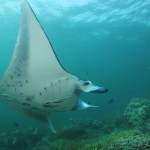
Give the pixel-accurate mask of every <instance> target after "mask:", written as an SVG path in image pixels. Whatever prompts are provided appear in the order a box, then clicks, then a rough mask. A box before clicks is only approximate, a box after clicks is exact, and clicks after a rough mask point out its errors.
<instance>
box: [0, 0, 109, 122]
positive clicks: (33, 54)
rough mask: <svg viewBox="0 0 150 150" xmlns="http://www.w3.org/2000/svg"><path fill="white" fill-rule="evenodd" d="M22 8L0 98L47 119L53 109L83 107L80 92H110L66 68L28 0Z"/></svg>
mask: <svg viewBox="0 0 150 150" xmlns="http://www.w3.org/2000/svg"><path fill="white" fill-rule="evenodd" d="M21 10H22V11H21V12H22V13H21V23H20V28H19V33H18V38H17V44H16V47H15V50H14V53H13V56H12V59H11V62H10V65H9V66H8V68H7V70H6V72H5V73H4V76H3V78H2V80H1V81H0V100H1V101H3V102H4V103H6V104H8V105H10V106H11V107H14V109H16V110H19V111H21V112H24V113H25V114H27V115H29V116H32V117H34V118H37V119H40V120H45V119H46V118H47V116H48V114H49V113H50V112H54V111H64V110H71V109H76V108H77V107H79V108H80V107H81V105H82V104H83V103H81V102H80V103H78V98H79V94H80V91H85V92H106V91H107V90H106V89H104V88H101V87H98V86H94V85H93V84H92V83H91V82H89V81H81V80H79V79H78V78H77V77H76V76H73V75H71V74H69V73H68V72H67V71H65V70H64V69H63V67H62V66H61V64H60V62H59V61H58V59H57V57H56V55H55V53H54V50H53V48H52V46H51V44H50V42H49V41H48V38H47V36H46V34H45V33H44V31H43V29H42V27H41V25H40V24H39V21H38V20H37V18H36V16H35V14H34V12H33V11H32V8H31V7H30V5H29V4H28V3H27V1H26V0H21ZM89 106H91V105H88V104H87V105H86V107H89Z"/></svg>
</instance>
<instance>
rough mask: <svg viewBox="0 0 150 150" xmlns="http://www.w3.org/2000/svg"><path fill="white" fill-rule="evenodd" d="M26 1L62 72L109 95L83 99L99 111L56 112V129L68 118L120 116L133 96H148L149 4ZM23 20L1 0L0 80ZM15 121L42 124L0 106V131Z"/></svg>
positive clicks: (96, 0) (16, 6)
mask: <svg viewBox="0 0 150 150" xmlns="http://www.w3.org/2000/svg"><path fill="white" fill-rule="evenodd" d="M28 2H29V3H30V5H31V6H32V8H33V10H34V11H35V14H36V16H37V18H38V19H39V21H40V23H41V25H42V27H43V29H44V30H45V32H46V34H47V36H48V38H49V39H50V41H51V43H52V45H53V47H54V50H55V52H56V54H57V56H58V58H59V60H60V62H61V63H62V65H63V66H64V68H66V70H67V71H69V72H70V73H72V74H74V75H76V76H78V77H80V78H82V79H87V80H91V81H92V82H93V83H95V84H97V85H100V86H104V87H106V88H108V89H109V92H108V93H105V94H84V93H83V94H82V95H81V98H82V99H83V100H85V101H87V102H90V103H91V104H96V105H99V106H100V107H99V108H96V109H88V110H84V111H75V112H63V113H56V114H52V120H53V124H54V125H55V126H56V128H57V127H60V122H61V124H62V125H63V124H67V122H68V120H69V119H70V118H95V119H99V120H101V119H105V118H109V117H112V116H113V115H115V114H116V113H118V112H122V111H123V110H124V109H125V107H126V106H127V104H128V102H129V100H130V99H131V98H134V97H146V98H150V44H149V43H150V1H149V0H145V1H142V0H138V1H136V0H126V1H124V0H120V1H118V0H108V1H104V0H28ZM19 19H20V6H19V2H18V0H13V1H11V0H7V1H6V0H0V77H2V75H3V73H4V72H5V70H6V68H7V66H8V64H9V62H10V59H11V56H12V53H13V49H14V46H15V43H16V37H17V33H18V27H19ZM112 99H113V102H112V103H111V104H109V102H110V100H112ZM14 122H17V123H18V124H21V126H27V125H30V124H34V125H37V126H38V125H39V124H40V123H37V122H35V121H33V120H32V119H28V118H27V117H24V116H22V115H21V114H19V113H17V112H14V111H13V110H11V109H10V108H8V107H7V106H5V105H3V104H0V128H1V129H4V128H5V129H7V128H12V126H13V125H14Z"/></svg>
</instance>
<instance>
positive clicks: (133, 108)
mask: <svg viewBox="0 0 150 150" xmlns="http://www.w3.org/2000/svg"><path fill="white" fill-rule="evenodd" d="M149 113H150V100H149V99H146V98H133V99H131V100H130V103H129V105H128V106H127V108H126V109H125V111H124V117H125V118H126V119H127V120H128V122H129V123H130V124H131V125H133V126H134V127H142V126H144V125H145V124H146V122H148V121H150V116H149Z"/></svg>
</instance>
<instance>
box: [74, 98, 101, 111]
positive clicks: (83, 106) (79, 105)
mask: <svg viewBox="0 0 150 150" xmlns="http://www.w3.org/2000/svg"><path fill="white" fill-rule="evenodd" d="M96 107H99V106H97V105H91V104H90V103H86V102H84V101H82V100H79V101H78V103H77V104H76V105H75V106H74V107H73V109H72V110H83V109H87V108H96Z"/></svg>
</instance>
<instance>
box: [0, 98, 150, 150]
mask: <svg viewBox="0 0 150 150" xmlns="http://www.w3.org/2000/svg"><path fill="white" fill-rule="evenodd" d="M149 114H150V99H146V98H134V99H131V100H130V102H129V104H128V106H127V107H126V109H125V110H124V111H123V112H122V113H117V114H116V116H115V117H114V116H113V118H111V119H110V118H109V119H108V120H103V121H99V120H92V119H85V120H83V119H82V120H73V119H71V120H70V124H69V125H67V126H65V127H63V129H62V130H60V131H59V132H58V133H57V134H50V133H49V131H48V130H47V129H45V128H40V127H39V128H37V127H28V128H26V129H18V128H15V129H12V130H11V131H3V132H0V150H150V115H149Z"/></svg>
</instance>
